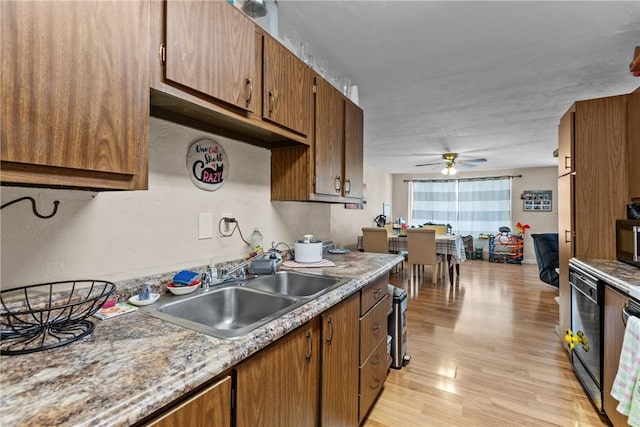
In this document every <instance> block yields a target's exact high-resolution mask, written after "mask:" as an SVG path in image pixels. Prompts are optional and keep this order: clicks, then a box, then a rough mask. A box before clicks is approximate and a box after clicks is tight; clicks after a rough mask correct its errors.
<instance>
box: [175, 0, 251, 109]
mask: <svg viewBox="0 0 640 427" xmlns="http://www.w3.org/2000/svg"><path fill="white" fill-rule="evenodd" d="M166 22H167V25H166V65H165V73H166V75H165V77H166V79H167V80H170V81H172V82H175V83H178V84H180V85H183V86H185V87H186V88H190V89H193V90H196V91H198V92H200V93H202V94H204V95H208V96H211V97H214V98H216V99H219V100H221V101H224V102H227V103H229V104H231V105H234V106H236V107H240V108H242V109H245V110H249V111H252V102H251V101H252V99H253V95H254V94H253V86H252V85H253V81H254V79H255V76H254V72H255V29H254V25H255V24H254V23H253V22H252V21H251V20H250V19H248V18H247V17H246V16H244V15H243V14H242V12H241V11H239V10H238V9H237V8H235V7H233V6H231V5H230V4H229V2H227V1H224V0H214V1H185V0H168V1H167V9H166Z"/></svg>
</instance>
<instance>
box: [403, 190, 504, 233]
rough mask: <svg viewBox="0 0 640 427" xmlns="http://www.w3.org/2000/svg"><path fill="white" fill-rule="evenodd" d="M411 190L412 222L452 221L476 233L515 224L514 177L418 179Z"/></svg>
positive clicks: (459, 228) (456, 226)
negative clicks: (512, 212) (512, 218)
mask: <svg viewBox="0 0 640 427" xmlns="http://www.w3.org/2000/svg"><path fill="white" fill-rule="evenodd" d="M409 192H410V201H409V203H410V206H409V212H410V215H411V216H410V218H409V223H410V224H411V225H414V226H419V225H422V224H425V223H427V222H431V223H435V224H450V225H451V226H452V227H453V231H454V233H456V234H461V235H468V234H471V235H474V236H477V235H478V234H479V233H496V232H497V231H498V228H500V227H502V226H505V225H506V226H508V227H510V226H511V178H491V179H487V178H483V179H458V180H447V181H416V182H411V183H409Z"/></svg>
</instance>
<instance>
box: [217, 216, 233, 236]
mask: <svg viewBox="0 0 640 427" xmlns="http://www.w3.org/2000/svg"><path fill="white" fill-rule="evenodd" d="M225 218H233V214H230V213H221V214H220V221H222V231H223V232H225V233H228V232H229V231H231V223H230V222H227V221H225V220H224V219H225Z"/></svg>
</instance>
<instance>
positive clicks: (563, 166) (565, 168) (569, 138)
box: [558, 106, 576, 176]
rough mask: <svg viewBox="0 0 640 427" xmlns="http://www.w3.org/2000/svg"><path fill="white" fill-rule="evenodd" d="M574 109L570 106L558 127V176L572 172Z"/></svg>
mask: <svg viewBox="0 0 640 427" xmlns="http://www.w3.org/2000/svg"><path fill="white" fill-rule="evenodd" d="M575 115H576V114H575V109H574V107H573V106H572V107H571V108H570V109H569V111H567V112H566V113H565V115H564V116H562V118H561V119H560V125H559V127H558V176H562V175H565V174H568V173H571V172H573V150H574V146H575V145H574V144H575V139H574V126H575V125H574V124H575Z"/></svg>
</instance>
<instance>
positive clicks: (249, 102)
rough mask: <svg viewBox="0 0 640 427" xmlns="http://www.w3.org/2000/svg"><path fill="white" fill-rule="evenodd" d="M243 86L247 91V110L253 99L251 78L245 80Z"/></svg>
mask: <svg viewBox="0 0 640 427" xmlns="http://www.w3.org/2000/svg"><path fill="white" fill-rule="evenodd" d="M245 85H246V88H247V89H248V91H249V93H248V95H247V108H249V105H251V100H252V99H253V81H252V80H251V77H249V78H247V80H246V81H245Z"/></svg>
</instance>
